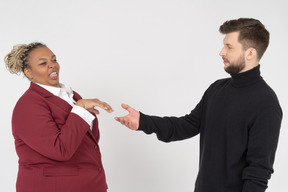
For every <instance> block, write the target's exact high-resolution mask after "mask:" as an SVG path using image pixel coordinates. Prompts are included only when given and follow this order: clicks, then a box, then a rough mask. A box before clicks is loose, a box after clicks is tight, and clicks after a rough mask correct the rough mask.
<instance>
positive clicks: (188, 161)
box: [0, 0, 288, 192]
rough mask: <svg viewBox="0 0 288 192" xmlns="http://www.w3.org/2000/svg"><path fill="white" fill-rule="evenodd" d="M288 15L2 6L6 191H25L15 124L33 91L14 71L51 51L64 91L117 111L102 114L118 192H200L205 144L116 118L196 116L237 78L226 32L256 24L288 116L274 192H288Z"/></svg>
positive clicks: (88, 0) (222, 8) (96, 2)
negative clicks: (17, 60)
mask: <svg viewBox="0 0 288 192" xmlns="http://www.w3.org/2000/svg"><path fill="white" fill-rule="evenodd" d="M287 7H288V6H287V1H286V0H273V1H263V0H254V1H251V0H242V1H232V0H231V1H228V0H227V1H225V0H81V1H76V0H75V1H73V0H62V1H61V0H49V1H40V0H25V1H24V0H1V1H0V8H1V11H0V29H1V30H0V57H1V65H0V78H1V88H2V89H1V90H2V91H1V94H0V101H1V107H0V115H1V119H0V124H1V134H0V154H1V158H0V165H1V172H0V182H1V183H0V187H1V189H0V190H1V191H5V192H6V191H7V192H13V191H15V181H16V175H17V161H18V157H17V155H16V153H15V149H14V140H13V136H12V133H11V124H10V121H11V114H12V110H13V108H14V105H15V103H16V102H17V100H18V99H19V97H20V96H21V95H22V94H23V93H24V91H25V90H26V89H27V88H28V86H29V81H28V80H27V79H26V78H24V77H23V76H22V75H20V76H17V75H12V74H10V73H9V72H8V71H7V70H6V69H5V65H4V61H3V59H4V56H5V55H6V54H7V53H8V52H9V51H10V50H11V49H12V47H13V45H15V44H19V43H30V42H34V41H40V42H43V43H45V44H47V45H48V47H49V48H50V49H51V50H52V51H53V52H54V53H55V54H56V55H57V58H58V61H59V63H60V65H61V82H63V83H65V84H69V85H70V86H71V87H72V88H73V89H74V90H76V91H77V92H78V93H80V94H81V95H82V97H84V98H93V97H95V98H99V99H101V100H103V101H106V102H108V103H110V104H111V105H112V106H113V108H114V110H115V112H114V113H113V114H107V113H106V112H105V111H103V110H101V114H100V115H99V116H98V118H99V121H100V131H101V140H100V145H101V150H102V156H103V163H104V167H105V170H106V175H107V182H108V185H109V192H147V191H149V192H178V191H181V192H192V191H193V189H194V182H195V178H196V175H197V171H198V161H199V160H198V159H199V149H198V148H199V145H198V143H199V138H198V136H196V137H195V138H192V139H189V140H185V141H180V142H173V143H168V144H167V143H163V142H160V141H158V140H157V138H156V136H155V135H149V136H147V135H145V134H144V133H143V132H135V131H131V130H129V129H127V128H126V127H124V126H122V125H121V124H119V123H118V122H116V121H115V120H114V119H113V118H114V116H120V115H125V114H126V112H125V111H124V110H123V109H121V107H120V104H121V103H128V104H129V105H131V106H132V107H134V108H136V109H138V110H140V111H142V112H144V113H146V114H151V115H158V116H164V115H169V116H172V115H173V116H182V115H185V114H187V113H189V112H190V111H191V110H192V109H193V108H194V107H195V105H196V104H197V103H198V102H199V100H200V98H201V96H202V94H203V93H204V91H205V90H206V89H207V87H208V86H209V85H210V84H211V83H213V82H214V81H215V80H217V79H219V78H224V77H228V74H226V73H225V71H224V70H223V63H222V59H221V57H219V52H220V50H221V48H222V40H223V37H224V36H223V35H221V34H220V33H219V32H218V28H219V26H220V25H221V24H222V23H223V22H224V21H226V20H230V19H236V18H239V17H253V18H258V19H259V20H260V21H262V22H263V23H264V25H265V26H266V27H267V29H268V30H269V31H270V33H271V41H270V46H269V47H268V49H267V52H266V54H265V55H264V57H263V59H262V61H261V71H262V76H263V77H264V78H265V80H266V81H267V82H268V84H269V85H270V86H271V87H272V88H273V89H274V91H275V92H276V93H277V95H278V98H279V100H280V103H281V105H282V109H283V112H284V118H283V121H282V130H281V135H280V140H279V145H278V151H277V154H276V160H275V164H274V168H275V173H274V174H273V175H272V179H271V180H270V181H269V188H268V190H267V191H268V192H287V191H288V187H287V172H288V165H287V162H288V153H287V145H288V132H287V124H288V123H287V116H286V112H287V111H288V102H287V100H288V91H287V82H288V80H287V69H288V67H287V66H288V64H287V54H288V49H287V44H288V35H287V34H288V24H287V22H288V12H287Z"/></svg>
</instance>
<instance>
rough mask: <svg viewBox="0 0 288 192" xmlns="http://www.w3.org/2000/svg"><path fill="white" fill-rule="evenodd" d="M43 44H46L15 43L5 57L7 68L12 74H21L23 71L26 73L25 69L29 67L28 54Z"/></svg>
mask: <svg viewBox="0 0 288 192" xmlns="http://www.w3.org/2000/svg"><path fill="white" fill-rule="evenodd" d="M42 46H46V45H44V44H42V43H39V42H34V43H30V44H18V45H14V46H13V49H12V50H11V52H10V53H8V54H7V55H6V56H5V58H4V62H5V65H6V68H7V69H8V70H9V72H10V73H12V74H17V75H20V74H21V72H23V73H24V69H25V68H27V67H29V64H28V63H27V56H28V55H29V53H30V52H31V51H32V50H34V49H35V48H37V47H42Z"/></svg>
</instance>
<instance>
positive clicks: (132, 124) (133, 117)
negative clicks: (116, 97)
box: [115, 104, 140, 130]
mask: <svg viewBox="0 0 288 192" xmlns="http://www.w3.org/2000/svg"><path fill="white" fill-rule="evenodd" d="M121 106H122V107H123V109H126V110H127V111H128V112H129V114H128V115H126V116H124V117H115V120H116V121H119V122H120V123H121V124H123V125H125V126H126V127H128V128H129V129H132V130H138V128H139V120H140V112H139V111H136V110H135V109H133V108H132V107H130V106H129V105H126V104H122V105H121Z"/></svg>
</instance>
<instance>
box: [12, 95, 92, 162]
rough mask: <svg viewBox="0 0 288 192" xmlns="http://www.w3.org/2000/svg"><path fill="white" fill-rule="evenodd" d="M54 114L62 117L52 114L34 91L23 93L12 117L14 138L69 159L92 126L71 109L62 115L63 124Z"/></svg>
mask: <svg viewBox="0 0 288 192" xmlns="http://www.w3.org/2000/svg"><path fill="white" fill-rule="evenodd" d="M59 113H60V112H59ZM65 114H66V115H67V112H66V113H65ZM55 116H56V117H57V118H59V117H61V114H57V115H55V114H52V112H51V109H50V106H49V105H48V104H47V102H45V98H43V97H41V96H39V95H37V94H33V93H32V94H26V95H24V96H22V97H21V98H20V99H19V101H18V102H17V104H16V106H15V108H14V111H13V116H12V130H13V135H14V137H15V140H21V141H23V142H24V143H25V144H26V145H28V146H29V147H30V148H32V149H33V150H35V151H37V152H38V153H40V154H41V155H43V156H46V157H47V158H50V159H53V160H57V161H66V160H69V159H70V158H71V157H72V156H73V154H74V153H75V151H76V150H77V148H78V147H79V145H80V143H81V142H82V140H83V138H84V136H85V134H86V133H87V131H88V130H89V128H90V127H89V125H88V124H87V123H86V122H85V121H84V120H83V119H82V118H81V117H79V116H78V115H76V114H74V113H71V112H70V113H68V116H67V118H66V117H62V118H66V120H65V119H64V121H63V124H62V125H59V123H58V124H57V123H56V119H55ZM16 142H17V141H15V143H16Z"/></svg>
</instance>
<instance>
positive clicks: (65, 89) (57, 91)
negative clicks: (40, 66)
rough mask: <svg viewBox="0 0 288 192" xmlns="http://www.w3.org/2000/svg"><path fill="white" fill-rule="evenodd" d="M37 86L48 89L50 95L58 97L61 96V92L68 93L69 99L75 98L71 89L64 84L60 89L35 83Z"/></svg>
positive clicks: (60, 85)
mask: <svg viewBox="0 0 288 192" xmlns="http://www.w3.org/2000/svg"><path fill="white" fill-rule="evenodd" d="M35 84H37V85H39V86H40V87H42V88H44V89H46V90H47V91H49V92H50V93H52V94H53V95H56V96H58V97H59V96H61V92H66V93H67V95H68V96H69V97H71V96H73V91H72V89H71V87H69V86H65V85H64V84H62V83H60V84H59V87H52V86H48V85H43V84H40V83H35Z"/></svg>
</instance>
